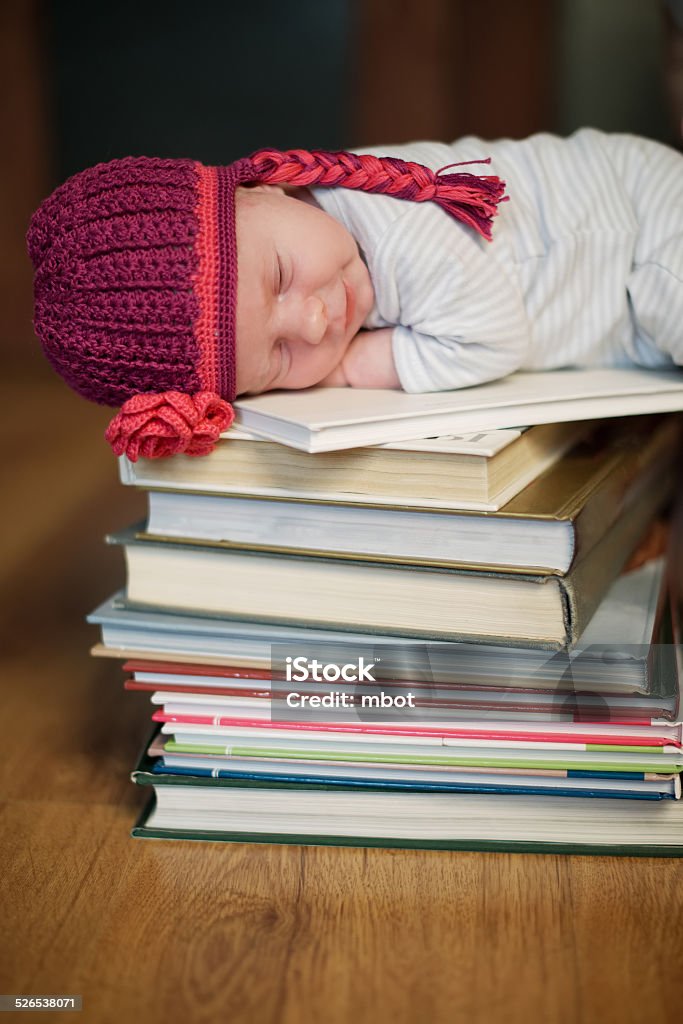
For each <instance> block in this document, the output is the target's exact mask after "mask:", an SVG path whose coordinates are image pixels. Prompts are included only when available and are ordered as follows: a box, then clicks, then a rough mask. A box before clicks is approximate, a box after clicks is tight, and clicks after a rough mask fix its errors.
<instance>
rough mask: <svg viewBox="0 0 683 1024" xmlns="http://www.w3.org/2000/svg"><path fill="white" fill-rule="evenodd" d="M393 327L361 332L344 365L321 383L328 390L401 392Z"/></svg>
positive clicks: (349, 349)
mask: <svg viewBox="0 0 683 1024" xmlns="http://www.w3.org/2000/svg"><path fill="white" fill-rule="evenodd" d="M393 333H394V328H393V327H380V328H379V330H376V331H359V332H358V334H357V335H356V337H355V338H353V340H352V341H351V343H350V344H349V347H348V348H347V349H346V352H345V353H344V356H343V358H342V361H341V362H340V363H339V365H338V366H336V367H335V368H334V370H332V372H331V373H330V374H328V376H327V377H325V379H324V380H322V381H321V382H320V384H321V386H322V387H328V388H400V387H401V382H400V380H399V379H398V374H397V373H396V367H395V366H394V356H393V353H392V343H391V338H392V335H393Z"/></svg>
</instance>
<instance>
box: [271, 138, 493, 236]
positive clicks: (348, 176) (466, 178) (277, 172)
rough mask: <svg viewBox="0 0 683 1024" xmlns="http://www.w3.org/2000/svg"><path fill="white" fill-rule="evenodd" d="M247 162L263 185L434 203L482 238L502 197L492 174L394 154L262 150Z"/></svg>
mask: <svg viewBox="0 0 683 1024" xmlns="http://www.w3.org/2000/svg"><path fill="white" fill-rule="evenodd" d="M251 160H252V163H253V164H254V166H255V167H256V169H257V172H258V180H259V181H262V182H264V183H268V184H283V183H286V184H288V185H299V186H304V187H305V186H309V185H320V186H326V187H337V188H350V189H358V190H360V191H362V192H381V193H383V194H384V195H390V196H394V197H395V198H397V199H408V200H411V201H412V202H416V203H424V202H430V201H432V202H435V203H437V204H438V205H439V206H441V207H442V208H443V209H444V210H446V211H447V212H448V213H450V214H451V216H453V217H456V218H457V219H458V220H461V221H463V222H464V223H466V224H469V225H470V226H471V227H472V228H474V229H475V230H476V231H478V232H479V233H480V234H481V235H483V236H484V238H488V239H490V238H491V220H492V218H493V217H494V216H495V214H496V212H497V206H498V203H499V202H501V201H502V200H503V199H504V198H506V197H505V196H504V194H503V193H504V191H505V183H504V182H502V181H501V180H500V178H498V177H496V176H495V175H477V174H470V173H469V172H460V173H456V174H445V175H441V174H440V172H436V173H435V172H434V171H432V170H430V169H429V168H428V167H425V166H424V165H423V164H416V163H413V162H412V161H407V160H399V159H397V158H396V157H378V156H373V155H371V154H369V153H364V154H357V153H346V152H344V151H340V152H328V151H326V150H306V149H290V150H287V151H285V152H281V151H280V150H277V149H262V150H259V151H258V152H256V153H254V154H252V157H251ZM471 162H473V163H474V162H478V161H471ZM482 162H484V163H488V162H489V161H488V160H486V161H482ZM449 166H456V165H454V164H451V165H449ZM444 169H446V168H444Z"/></svg>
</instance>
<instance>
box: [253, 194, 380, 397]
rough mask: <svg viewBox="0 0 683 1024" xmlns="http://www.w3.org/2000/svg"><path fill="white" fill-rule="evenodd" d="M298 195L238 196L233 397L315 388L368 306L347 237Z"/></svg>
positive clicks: (364, 281)
mask: <svg viewBox="0 0 683 1024" xmlns="http://www.w3.org/2000/svg"><path fill="white" fill-rule="evenodd" d="M301 195H302V196H305V197H307V198H295V197H294V196H291V195H287V194H286V193H285V192H283V190H282V189H280V188H278V187H277V186H268V185H266V186H259V187H257V188H255V189H238V191H237V197H236V215H237V311H236V342H235V344H236V362H237V367H236V369H237V394H238V395H242V394H258V393H259V392H261V391H269V390H272V389H273V388H306V387H311V386H312V385H314V384H318V383H319V382H320V381H321V380H323V378H325V377H327V376H328V374H329V373H330V372H331V371H332V370H333V369H334V368H335V367H336V366H338V364H339V362H340V361H341V359H342V357H343V355H344V353H345V351H346V349H347V347H348V345H349V342H350V341H351V340H352V338H354V336H355V335H356V334H357V333H358V330H359V328H360V327H361V325H362V323H363V321H364V320H365V318H366V316H367V315H368V313H369V312H370V310H371V309H372V305H373V302H374V293H373V288H372V282H371V280H370V275H369V273H368V269H367V267H366V266H365V263H364V262H363V260H362V259H361V256H360V253H359V250H358V245H357V244H356V242H355V240H354V239H353V237H352V235H350V234H349V232H348V231H347V230H346V228H345V227H344V226H343V225H342V224H340V223H339V222H338V221H336V220H334V218H332V217H330V216H329V215H328V214H327V213H325V212H324V211H323V210H321V209H320V207H319V206H318V205H317V204H315V202H314V200H313V199H312V198H310V197H308V193H305V192H302V193H301Z"/></svg>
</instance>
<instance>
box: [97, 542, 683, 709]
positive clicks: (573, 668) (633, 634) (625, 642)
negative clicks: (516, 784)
mask: <svg viewBox="0 0 683 1024" xmlns="http://www.w3.org/2000/svg"><path fill="white" fill-rule="evenodd" d="M89 621H90V622H93V623H97V624H98V625H99V626H100V628H101V631H102V639H103V643H101V644H99V645H97V646H96V647H95V648H93V653H94V654H96V655H99V656H107V657H116V658H120V657H125V658H136V659H137V663H136V664H134V665H130V666H127V667H130V668H131V669H133V670H134V671H135V678H136V680H139V681H140V682H142V683H145V682H150V683H152V684H153V685H154V688H155V689H162V688H164V687H166V686H169V685H172V684H173V681H174V680H175V681H177V680H178V678H183V674H185V675H186V676H189V678H188V682H189V684H190V685H199V686H201V685H205V684H207V683H209V682H210V683H211V685H216V686H221V685H223V679H224V678H225V677H228V678H225V682H226V683H230V680H231V679H232V683H231V685H235V684H236V683H238V682H239V683H241V684H242V685H243V684H244V683H245V682H246V683H248V681H249V679H248V678H247V677H250V678H253V679H254V683H255V685H257V686H258V680H259V678H265V679H269V678H270V670H271V645H272V644H288V645H296V646H297V647H300V648H305V649H307V650H310V649H313V650H314V651H317V652H319V653H320V654H321V656H322V655H324V653H325V652H326V651H327V652H329V651H330V650H334V651H336V652H337V653H338V652H339V650H353V651H354V656H358V654H360V653H362V652H364V651H366V652H367V653H368V656H369V657H371V658H373V659H374V658H376V657H379V658H380V659H381V661H380V663H379V665H378V667H377V672H376V678H377V679H381V680H382V682H384V681H388V682H389V683H391V682H392V681H394V682H395V683H396V684H402V683H405V682H410V683H411V684H412V685H416V684H420V685H422V686H426V687H434V686H437V687H444V686H448V687H453V686H455V687H457V688H458V689H459V690H461V691H463V693H462V694H461V697H462V699H463V700H467V699H468V695H467V690H468V689H470V690H471V691H472V694H473V696H472V698H471V699H477V700H481V701H485V700H486V699H487V697H486V695H487V692H488V693H490V695H491V699H496V694H495V692H494V691H498V693H499V697H501V698H502V697H503V696H505V695H506V693H507V699H510V700H513V701H519V700H521V699H525V698H524V695H525V694H527V693H530V694H536V695H537V697H536V703H537V706H538V707H539V710H543V709H544V708H545V707H546V705H547V701H548V700H549V701H551V702H553V701H557V700H558V699H561V697H562V691H563V690H565V689H567V687H569V689H570V691H571V696H572V699H573V700H576V699H577V698H576V695H579V694H580V695H581V701H580V702H579V701H577V705H576V706H577V708H578V709H581V708H582V707H584V706H585V707H586V708H588V707H589V706H590V704H591V702H595V701H597V702H598V703H600V701H606V702H607V703H608V704H609V706H610V708H612V706H614V710H615V711H617V709H618V708H622V707H623V708H628V709H637V708H638V707H639V705H640V704H642V702H643V700H644V699H645V698H647V700H650V699H653V700H655V701H656V707H657V709H661V717H665V718H668V719H673V718H674V717H676V714H677V711H678V688H677V672H676V667H675V658H674V657H673V654H674V651H675V649H674V647H673V646H672V644H673V641H672V629H673V625H674V624H673V619H672V614H671V605H670V601H669V600H668V595H667V592H666V589H665V580H664V574H663V561H662V560H661V559H657V560H654V561H651V562H649V563H647V564H646V565H644V566H641V567H640V568H639V569H637V570H634V571H631V572H628V573H624V574H622V575H621V576H620V577H618V578H617V579H616V580H615V582H614V583H613V584H612V586H611V587H610V588H609V591H608V593H607V595H606V596H605V598H604V599H603V601H602V602H601V604H600V605H599V607H598V609H597V611H596V612H595V614H594V616H593V617H592V619H591V621H590V623H589V625H588V627H587V629H586V630H585V631H584V633H583V634H582V636H581V637H580V639H579V641H578V643H577V644H575V645H573V646H572V647H571V648H570V649H569V650H567V651H566V652H564V651H563V652H560V653H559V654H548V652H547V651H543V650H533V649H528V648H521V647H516V646H515V647H512V646H509V645H508V646H505V647H501V646H495V647H494V646H489V645H484V644H467V643H445V642H443V641H434V642H431V643H429V644H428V645H425V644H422V643H416V642H415V641H414V640H413V639H411V638H405V637H387V636H384V635H375V636H373V637H372V638H371V640H370V641H369V643H370V646H369V648H368V647H367V645H368V637H367V636H364V635H363V634H360V633H340V632H339V631H336V632H333V631H330V630H313V629H302V628H296V627H293V626H271V625H264V624H262V623H255V622H238V621H235V620H227V619H219V618H210V617H204V616H191V615H176V614H172V613H166V612H159V611H155V610H136V609H132V608H127V607H125V604H124V603H123V600H122V597H121V596H120V595H115V596H114V597H113V598H110V600H109V601H107V602H105V603H104V604H103V605H102V606H101V607H100V608H98V609H96V610H95V611H94V612H93V613H92V614H91V615H90V616H89ZM631 695H632V696H631ZM584 701H586V702H587V703H586V704H585V705H584V703H583V702H584ZM614 702H616V703H614Z"/></svg>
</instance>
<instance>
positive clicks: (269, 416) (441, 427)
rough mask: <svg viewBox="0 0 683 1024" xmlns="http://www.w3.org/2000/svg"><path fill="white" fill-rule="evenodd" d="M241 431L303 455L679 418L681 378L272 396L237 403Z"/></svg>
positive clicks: (615, 377)
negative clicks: (537, 428) (576, 423)
mask: <svg viewBox="0 0 683 1024" xmlns="http://www.w3.org/2000/svg"><path fill="white" fill-rule="evenodd" d="M235 409H236V411H237V418H238V422H239V424H240V425H241V426H242V427H243V428H245V429H247V430H249V431H251V432H252V433H254V434H258V435H260V436H262V437H265V438H269V439H272V440H275V441H279V442H281V443H282V444H285V445H289V446H291V447H293V448H299V449H301V450H302V451H307V452H325V451H336V450H339V449H343V448H355V447H359V446H365V445H375V444H381V443H385V442H393V441H405V440H407V439H415V438H424V437H433V436H434V435H437V434H448V433H455V434H463V433H471V432H475V431H482V430H483V431H489V430H499V429H503V428H505V429H508V428H514V427H518V426H519V424H520V423H524V424H527V425H531V424H538V423H564V422H567V421H569V420H586V419H604V418H608V417H612V416H633V415H642V414H643V413H653V412H674V411H679V410H683V371H682V370H679V369H674V370H646V369H639V368H636V367H628V368H621V367H620V368H617V369H582V370H575V369H568V370H548V371H544V372H542V373H516V374H512V375H511V376H509V377H505V378H504V379H503V380H499V381H495V382H494V383H492V384H481V385H479V386H477V387H472V388H462V389H460V390H457V391H439V392H435V393H430V394H420V395H411V394H406V393H405V392H404V391H380V390H375V389H370V388H368V389H362V388H309V389H308V390H306V391H273V392H269V393H267V394H264V395H256V396H254V397H252V398H240V399H238V400H237V401H236V402H235Z"/></svg>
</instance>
